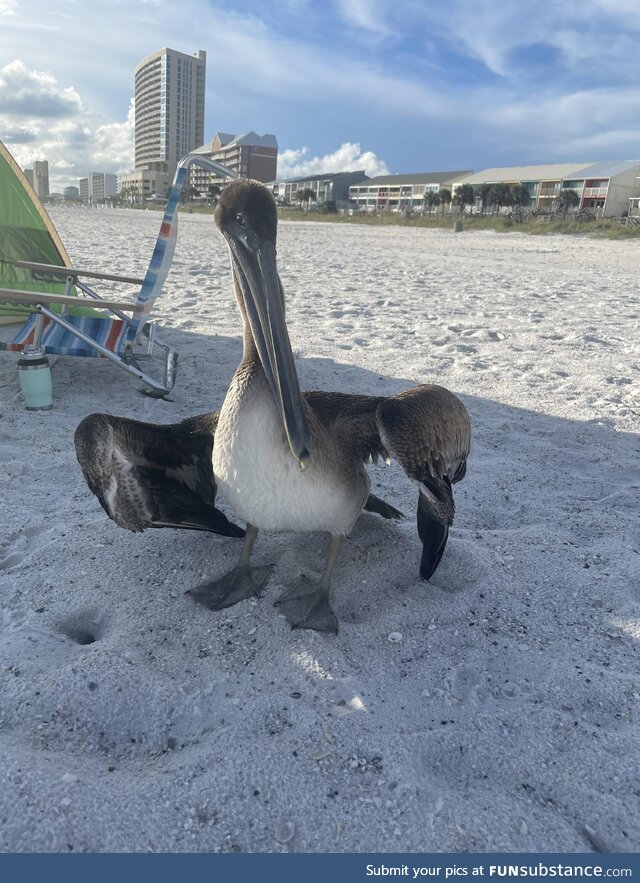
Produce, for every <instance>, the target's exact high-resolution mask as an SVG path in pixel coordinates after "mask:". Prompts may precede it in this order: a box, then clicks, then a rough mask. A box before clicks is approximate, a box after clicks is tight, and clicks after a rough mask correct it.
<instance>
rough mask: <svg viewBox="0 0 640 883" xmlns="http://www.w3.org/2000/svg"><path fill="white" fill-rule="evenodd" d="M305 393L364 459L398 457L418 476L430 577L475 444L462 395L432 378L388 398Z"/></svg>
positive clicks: (425, 571) (372, 502)
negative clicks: (457, 486) (432, 381)
mask: <svg viewBox="0 0 640 883" xmlns="http://www.w3.org/2000/svg"><path fill="white" fill-rule="evenodd" d="M305 399H306V401H307V403H308V404H309V405H310V407H311V409H312V411H313V412H314V414H315V416H316V418H317V419H318V420H320V421H321V422H322V423H323V424H324V425H325V427H327V428H328V429H329V430H330V431H331V432H333V433H335V434H337V435H339V436H340V438H341V441H342V442H343V443H344V444H348V445H350V447H351V450H353V451H354V452H355V453H356V454H357V455H359V456H361V457H362V459H363V460H365V459H367V458H368V457H369V456H371V457H373V458H374V459H377V457H378V456H383V457H387V456H391V457H394V458H395V459H396V460H397V461H398V462H399V463H400V465H401V466H402V468H403V469H404V471H405V472H406V473H407V475H408V476H409V477H410V478H412V479H413V480H414V481H416V482H418V484H419V488H420V494H419V497H418V513H417V522H418V533H419V535H420V539H421V540H422V543H423V556H422V564H421V567H420V573H421V574H422V576H424V578H425V579H429V577H430V576H431V575H432V574H433V573H434V571H435V569H436V567H437V566H438V564H439V562H440V559H441V557H442V553H443V552H444V547H445V545H446V542H447V537H448V533H449V526H450V525H451V524H452V522H453V516H454V512H455V506H454V502H453V493H452V487H451V486H452V485H453V484H454V483H455V482H457V481H460V480H461V479H462V478H463V477H464V475H465V472H466V462H467V457H468V455H469V449H470V445H471V423H470V421H469V415H468V413H467V410H466V408H465V407H464V405H463V404H462V402H461V401H460V399H458V398H457V397H456V396H455V395H453V393H451V392H449V391H448V390H447V389H444V387H441V386H434V385H431V384H425V385H421V386H415V387H413V388H412V389H408V390H406V391H405V392H402V393H400V394H399V395H395V396H389V397H388V398H384V397H380V396H357V395H355V396H352V395H345V394H342V393H324V392H311V393H305ZM379 503H382V505H383V506H386V505H387V504H386V503H383V501H379V500H377V498H371V497H370V498H369V500H368V501H367V506H366V508H368V509H370V510H371V511H380V510H379V508H376V504H379ZM381 514H382V513H381ZM387 517H388V516H387Z"/></svg>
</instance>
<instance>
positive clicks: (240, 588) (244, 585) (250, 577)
mask: <svg viewBox="0 0 640 883" xmlns="http://www.w3.org/2000/svg"><path fill="white" fill-rule="evenodd" d="M257 536H258V529H257V528H256V527H254V526H253V525H252V524H247V530H246V533H245V537H244V545H243V547H242V552H241V553H240V558H239V559H238V563H237V564H236V566H235V567H234V568H233V570H230V571H229V573H225V575H224V576H221V577H220V579H216V580H213V582H208V583H202V585H200V586H196V587H195V588H194V589H189V591H188V592H186V593H185V594H187V595H191V597H192V598H193V600H194V601H197V602H198V604H203V605H204V606H205V607H208V608H209V610H222V609H223V608H224V607H231V606H232V604H237V603H238V601H244V599H245V598H255V597H256V596H257V595H259V594H260V593H261V592H262V591H263V590H264V587H265V586H266V584H267V582H268V581H269V577H270V576H271V571H272V570H273V564H264V565H262V566H261V567H250V566H249V561H250V560H251V550H252V549H253V544H254V543H255V541H256V537H257Z"/></svg>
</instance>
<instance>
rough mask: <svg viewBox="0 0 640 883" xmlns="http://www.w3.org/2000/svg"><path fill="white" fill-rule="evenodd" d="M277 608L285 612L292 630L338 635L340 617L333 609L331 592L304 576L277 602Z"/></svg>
mask: <svg viewBox="0 0 640 883" xmlns="http://www.w3.org/2000/svg"><path fill="white" fill-rule="evenodd" d="M275 606H276V607H279V608H280V610H281V611H282V612H283V614H284V615H285V618H286V620H287V622H288V623H289V625H290V626H291V628H292V629H314V631H316V632H332V633H333V634H334V635H337V634H338V617H337V616H336V615H335V613H334V612H333V610H332V609H331V604H330V603H329V592H328V591H327V589H326V588H324V587H322V586H315V585H314V584H313V583H312V582H311V581H310V580H308V579H307V578H306V577H304V576H303V577H301V578H300V582H299V583H298V584H297V585H296V586H293V587H292V588H290V589H288V590H287V591H286V592H285V593H284V594H283V596H282V597H281V598H280V599H279V600H278V601H276V603H275Z"/></svg>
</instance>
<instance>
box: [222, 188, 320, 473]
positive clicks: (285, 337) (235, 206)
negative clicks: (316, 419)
mask: <svg viewBox="0 0 640 883" xmlns="http://www.w3.org/2000/svg"><path fill="white" fill-rule="evenodd" d="M215 220H216V224H217V227H218V229H219V230H220V232H221V233H222V235H223V236H224V238H225V239H226V241H227V244H228V246H229V254H230V256H231V271H232V273H233V276H234V279H235V281H236V290H237V293H238V296H239V298H241V303H240V307H241V309H243V311H244V313H245V315H246V317H247V320H248V322H249V327H250V328H251V334H252V336H253V340H254V342H255V345H256V349H257V351H258V355H259V357H260V361H261V362H262V367H263V369H264V373H265V375H266V378H267V381H268V383H269V387H270V388H271V393H272V395H273V397H274V400H275V402H276V404H277V406H278V408H279V409H280V413H281V414H282V422H283V425H284V429H285V432H286V435H287V439H288V441H289V447H290V448H291V452H292V454H293V456H294V457H295V458H296V460H297V461H298V463H299V464H300V468H301V469H304V468H305V466H306V464H307V461H308V459H309V426H308V424H307V418H306V415H305V410H304V403H303V400H302V394H301V392H300V385H299V383H298V375H297V373H296V368H295V364H294V361H293V353H292V352H291V343H290V341H289V334H288V332H287V326H286V323H285V317H284V293H283V290H282V285H281V283H280V278H279V276H278V270H277V266H276V237H277V233H278V213H277V210H276V204H275V202H274V199H273V196H272V195H271V194H270V193H269V191H268V190H267V188H266V187H264V185H262V184H260V183H259V182H258V181H251V180H248V179H246V178H238V179H236V180H235V181H232V182H231V184H229V185H227V187H226V188H225V189H224V191H223V192H222V196H221V197H220V200H219V202H218V206H217V208H216V213H215Z"/></svg>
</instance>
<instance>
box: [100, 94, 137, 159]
mask: <svg viewBox="0 0 640 883" xmlns="http://www.w3.org/2000/svg"><path fill="white" fill-rule="evenodd" d="M134 130H135V107H134V101H133V98H132V99H131V102H130V104H129V113H128V114H127V119H126V122H124V123H107V124H106V125H103V126H98V128H97V129H96V131H95V135H94V139H93V140H94V148H93V159H94V161H95V163H96V165H97V166H99V168H100V169H101V170H102V169H103V167H105V166H106V165H109V166H111V167H113V166H115V171H116V172H120V173H122V172H127V171H130V170H131V168H132V163H133V154H134ZM107 171H109V170H108V169H107Z"/></svg>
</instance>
